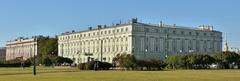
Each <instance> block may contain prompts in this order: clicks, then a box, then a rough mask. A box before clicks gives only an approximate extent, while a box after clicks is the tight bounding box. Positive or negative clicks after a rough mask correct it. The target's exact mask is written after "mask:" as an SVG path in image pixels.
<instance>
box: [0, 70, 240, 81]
mask: <svg viewBox="0 0 240 81" xmlns="http://www.w3.org/2000/svg"><path fill="white" fill-rule="evenodd" d="M239 80H240V70H175V71H80V70H77V69H76V68H38V69H37V75H36V76H33V75H32V69H31V68H25V69H22V68H0V81H239Z"/></svg>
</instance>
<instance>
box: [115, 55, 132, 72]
mask: <svg viewBox="0 0 240 81" xmlns="http://www.w3.org/2000/svg"><path fill="white" fill-rule="evenodd" d="M113 61H114V62H116V65H117V66H119V67H122V68H126V69H134V68H135V67H136V59H135V57H134V56H133V55H130V54H121V55H120V54H118V55H117V56H116V57H115V58H114V59H113Z"/></svg>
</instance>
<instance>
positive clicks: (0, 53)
mask: <svg viewBox="0 0 240 81" xmlns="http://www.w3.org/2000/svg"><path fill="white" fill-rule="evenodd" d="M5 61H6V48H5V47H1V48H0V63H1V62H5Z"/></svg>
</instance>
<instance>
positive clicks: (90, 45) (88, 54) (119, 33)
mask: <svg viewBox="0 0 240 81" xmlns="http://www.w3.org/2000/svg"><path fill="white" fill-rule="evenodd" d="M220 51H222V33H221V32H219V31H216V30H214V29H213V27H212V26H203V25H202V26H199V27H183V26H176V25H175V24H174V25H165V24H163V23H162V22H160V23H159V24H146V23H141V22H138V21H137V19H136V18H134V19H132V20H131V21H130V22H129V23H126V24H116V25H113V26H106V25H103V26H101V25H99V26H98V27H97V28H92V27H89V29H88V30H85V31H79V32H66V33H63V34H61V35H59V36H58V55H59V56H63V57H68V58H71V59H73V60H74V62H75V63H82V62H87V61H88V60H89V58H93V59H95V60H102V61H106V62H112V60H113V57H115V56H116V55H117V54H123V53H126V54H133V55H134V56H135V57H136V58H137V59H144V60H150V59H164V58H165V57H166V56H169V55H173V54H190V53H191V54H197V53H201V54H212V53H214V52H220Z"/></svg>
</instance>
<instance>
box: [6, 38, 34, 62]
mask: <svg viewBox="0 0 240 81" xmlns="http://www.w3.org/2000/svg"><path fill="white" fill-rule="evenodd" d="M34 54H35V55H37V38H36V37H32V38H23V37H20V38H18V39H15V40H12V41H7V44H6V60H12V59H16V58H22V59H23V60H26V59H28V58H30V57H33V55H34Z"/></svg>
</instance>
